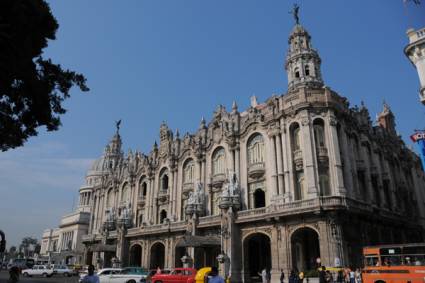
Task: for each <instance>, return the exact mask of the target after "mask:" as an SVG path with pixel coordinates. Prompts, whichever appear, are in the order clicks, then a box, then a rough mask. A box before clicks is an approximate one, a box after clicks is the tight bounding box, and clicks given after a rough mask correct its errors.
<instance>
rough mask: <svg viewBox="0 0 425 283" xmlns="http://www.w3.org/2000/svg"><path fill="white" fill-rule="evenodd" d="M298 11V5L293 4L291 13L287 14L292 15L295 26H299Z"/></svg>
mask: <svg viewBox="0 0 425 283" xmlns="http://www.w3.org/2000/svg"><path fill="white" fill-rule="evenodd" d="M299 11H300V6H298V4H294V7H293V8H292V11H290V12H289V14H292V15H293V16H294V19H295V23H296V24H297V25H299V24H300V17H299V16H298V13H299Z"/></svg>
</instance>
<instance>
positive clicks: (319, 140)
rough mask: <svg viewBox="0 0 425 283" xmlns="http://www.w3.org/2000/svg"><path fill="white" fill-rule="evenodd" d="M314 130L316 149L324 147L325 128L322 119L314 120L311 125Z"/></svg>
mask: <svg viewBox="0 0 425 283" xmlns="http://www.w3.org/2000/svg"><path fill="white" fill-rule="evenodd" d="M313 128H314V142H315V144H316V148H318V147H326V143H325V127H324V123H323V120H322V119H316V120H314V123H313Z"/></svg>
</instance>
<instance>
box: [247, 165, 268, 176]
mask: <svg viewBox="0 0 425 283" xmlns="http://www.w3.org/2000/svg"><path fill="white" fill-rule="evenodd" d="M264 172H265V164H264V162H256V163H252V164H249V166H248V174H249V177H251V178H260V177H262V176H263V175H264Z"/></svg>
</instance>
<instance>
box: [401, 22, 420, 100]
mask: <svg viewBox="0 0 425 283" xmlns="http://www.w3.org/2000/svg"><path fill="white" fill-rule="evenodd" d="M407 36H408V37H409V44H408V45H407V46H406V48H404V53H405V54H406V56H407V57H408V58H409V60H410V62H412V64H413V65H414V66H415V68H416V70H417V71H418V75H419V82H420V85H421V86H420V90H419V97H420V100H421V102H422V104H425V27H424V28H422V29H420V30H417V31H415V30H414V29H408V30H407Z"/></svg>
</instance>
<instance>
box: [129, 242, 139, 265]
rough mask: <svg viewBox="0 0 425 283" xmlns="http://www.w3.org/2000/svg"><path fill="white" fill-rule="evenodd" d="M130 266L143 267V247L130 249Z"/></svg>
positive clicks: (136, 246) (135, 246)
mask: <svg viewBox="0 0 425 283" xmlns="http://www.w3.org/2000/svg"><path fill="white" fill-rule="evenodd" d="M130 266H140V267H141V266H142V246H140V245H139V244H136V245H134V246H132V247H131V248H130Z"/></svg>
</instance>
